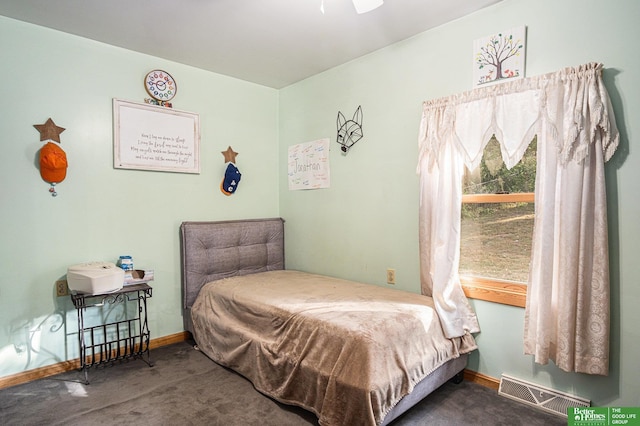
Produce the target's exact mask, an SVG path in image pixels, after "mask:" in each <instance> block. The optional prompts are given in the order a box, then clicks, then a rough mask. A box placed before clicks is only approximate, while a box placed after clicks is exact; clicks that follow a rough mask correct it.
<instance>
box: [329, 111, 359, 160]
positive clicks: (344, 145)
mask: <svg viewBox="0 0 640 426" xmlns="http://www.w3.org/2000/svg"><path fill="white" fill-rule="evenodd" d="M337 127H338V136H337V137H336V142H338V143H339V144H340V149H341V150H342V152H344V153H345V154H346V153H347V152H349V149H350V148H351V147H352V146H353V145H354V144H355V143H356V142H358V141H359V140H360V139H362V136H363V135H364V134H363V132H362V106H359V107H358V109H356V112H355V113H354V114H353V119H352V120H347V119H345V118H344V115H342V113H341V112H340V111H338V119H337Z"/></svg>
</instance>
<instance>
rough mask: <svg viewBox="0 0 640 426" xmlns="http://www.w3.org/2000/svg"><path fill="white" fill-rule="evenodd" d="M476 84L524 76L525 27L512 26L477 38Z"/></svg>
mask: <svg viewBox="0 0 640 426" xmlns="http://www.w3.org/2000/svg"><path fill="white" fill-rule="evenodd" d="M473 51H474V73H473V79H474V81H473V83H474V86H481V85H485V84H490V83H498V82H501V81H505V80H507V79H512V78H523V77H524V59H525V27H524V26H522V27H517V28H512V29H510V30H508V31H502V32H500V33H497V34H493V35H490V36H488V37H484V38H481V39H478V40H476V41H475V42H474V43H473Z"/></svg>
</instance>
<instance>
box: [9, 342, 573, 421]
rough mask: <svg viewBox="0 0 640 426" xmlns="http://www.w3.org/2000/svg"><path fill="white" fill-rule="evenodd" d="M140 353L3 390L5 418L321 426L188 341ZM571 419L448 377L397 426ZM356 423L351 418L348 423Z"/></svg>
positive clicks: (308, 414)
mask: <svg viewBox="0 0 640 426" xmlns="http://www.w3.org/2000/svg"><path fill="white" fill-rule="evenodd" d="M151 359H152V361H153V362H154V366H153V367H149V366H147V364H145V363H144V362H142V361H140V360H131V361H129V362H121V363H116V364H115V365H112V366H106V367H97V368H92V369H90V370H89V380H90V384H89V385H85V384H84V383H83V375H82V374H81V373H80V372H78V371H70V372H66V373H62V374H59V375H56V376H52V377H48V378H46V379H41V380H36V381H33V382H30V383H25V384H22V385H17V386H13V387H10V388H6V389H2V390H0V424H2V425H7V426H13V425H96V424H102V425H131V424H136V425H154V426H157V425H172V426H173V425H213V426H215V425H220V426H222V425H224V426H229V425H231V426H233V425H241V426H245V425H247V426H249V425H255V426H307V425H311V426H314V425H315V426H317V425H318V422H317V419H316V417H315V416H314V415H313V414H312V413H309V412H307V411H305V410H303V409H300V408H297V407H291V406H287V405H283V404H280V403H278V402H276V401H274V400H272V399H270V398H268V397H266V396H264V395H262V394H260V393H259V392H257V391H256V390H255V389H254V388H253V386H252V385H251V383H250V382H249V381H247V380H246V379H244V378H243V377H242V376H240V375H238V374H236V373H234V372H232V371H230V370H228V369H226V368H224V367H221V366H219V365H218V364H216V363H214V362H213V361H211V360H210V359H209V358H207V357H206V356H205V355H204V354H203V353H201V352H199V351H197V350H194V349H193V347H192V346H191V345H190V344H189V343H188V342H182V343H177V344H173V345H169V346H164V347H161V348H157V349H154V350H152V351H151ZM566 422H567V421H566V419H563V418H561V417H559V416H556V415H553V414H549V413H546V412H544V411H541V410H538V409H536V408H534V407H530V406H528V405H525V404H521V403H518V402H517V401H513V400H510V399H507V398H504V397H502V396H499V395H498V394H497V392H496V391H495V390H492V389H489V388H486V387H483V386H480V385H478V384H475V383H471V382H466V381H465V382H462V383H461V384H459V385H456V384H453V383H447V384H445V385H443V386H442V387H441V388H440V389H438V390H436V391H435V392H433V393H432V394H431V395H429V396H428V397H426V398H425V399H423V400H422V401H421V402H420V403H419V404H417V405H416V406H415V407H413V408H412V409H411V410H409V411H408V412H407V413H405V414H404V415H403V416H401V417H399V418H398V419H396V420H395V421H394V422H393V423H392V425H393V426H418V425H436V426H463V425H487V426H498V425H505V426H507V425H508V426H517V425H527V426H535V425H541V426H542V425H545V426H546V425H566ZM345 426H352V425H345Z"/></svg>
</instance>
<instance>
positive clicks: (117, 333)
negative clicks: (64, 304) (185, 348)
mask: <svg viewBox="0 0 640 426" xmlns="http://www.w3.org/2000/svg"><path fill="white" fill-rule="evenodd" d="M151 290H152V288H151V287H150V286H149V285H148V284H147V283H140V284H133V285H127V286H124V287H123V288H122V289H121V290H118V291H114V292H111V293H103V294H83V293H77V292H75V291H74V292H71V300H72V301H73V305H74V306H75V308H76V310H77V311H78V343H79V345H80V366H81V367H80V369H81V371H83V372H84V380H85V384H89V373H88V369H89V368H91V367H93V366H95V365H100V364H107V363H113V362H115V361H118V360H125V359H129V358H140V359H142V360H143V361H144V362H146V363H147V365H149V367H153V363H152V362H151V358H150V355H149V340H150V336H151V333H150V331H149V324H148V323H147V299H148V298H150V297H151ZM128 302H137V312H136V314H135V315H134V317H133V318H125V319H122V320H120V321H115V322H110V323H103V324H99V325H96V326H92V327H85V324H84V315H85V312H86V310H87V309H88V308H93V307H100V306H105V305H107V304H116V303H128ZM145 357H146V359H145Z"/></svg>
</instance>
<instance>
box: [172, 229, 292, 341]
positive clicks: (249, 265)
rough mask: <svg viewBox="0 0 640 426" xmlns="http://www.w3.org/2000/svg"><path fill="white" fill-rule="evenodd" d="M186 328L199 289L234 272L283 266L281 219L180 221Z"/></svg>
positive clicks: (244, 272)
mask: <svg viewBox="0 0 640 426" xmlns="http://www.w3.org/2000/svg"><path fill="white" fill-rule="evenodd" d="M180 242H181V250H180V251H181V261H182V300H183V316H184V326H185V330H187V331H190V332H193V329H192V326H191V312H190V309H191V306H192V305H193V302H194V301H195V300H196V297H197V296H198V293H199V292H200V288H201V287H202V286H203V285H205V284H206V283H208V282H210V281H215V280H219V279H222V278H227V277H233V276H235V275H248V274H255V273H257V272H265V271H273V270H277V269H284V220H283V219H281V218H273V219H249V220H230V221H221V222H183V223H182V224H181V225H180Z"/></svg>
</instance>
